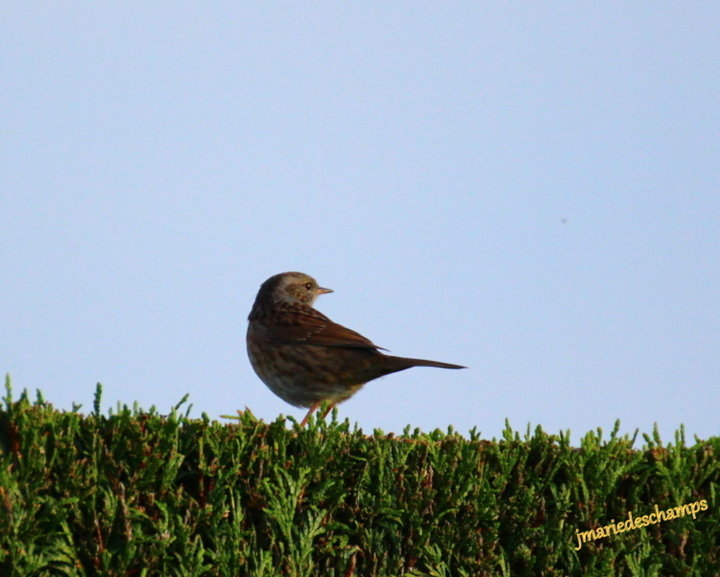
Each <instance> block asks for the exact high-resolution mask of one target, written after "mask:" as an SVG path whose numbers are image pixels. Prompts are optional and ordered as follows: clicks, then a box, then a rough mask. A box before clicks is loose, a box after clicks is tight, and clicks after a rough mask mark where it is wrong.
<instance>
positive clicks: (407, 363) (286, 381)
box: [246, 272, 467, 426]
mask: <svg viewBox="0 0 720 577" xmlns="http://www.w3.org/2000/svg"><path fill="white" fill-rule="evenodd" d="M331 292H333V291H332V289H328V288H323V287H321V286H319V285H318V283H317V281H316V280H315V279H314V278H313V277H311V276H309V275H307V274H305V273H301V272H284V273H280V274H276V275H274V276H271V277H270V278H269V279H267V280H266V281H265V282H264V283H262V285H261V286H260V290H259V291H258V293H257V297H256V298H255V302H254V304H253V306H252V309H251V311H250V314H249V316H248V329H247V335H246V345H247V353H248V357H249V359H250V364H251V365H252V367H253V369H254V371H255V373H256V374H257V376H258V377H260V380H261V381H262V382H263V383H265V385H266V386H267V387H268V388H269V389H270V390H271V391H272V392H273V393H275V394H276V395H277V396H278V397H280V398H281V399H282V400H284V401H285V402H287V403H290V404H291V405H294V406H296V407H304V408H307V409H308V412H307V414H306V415H305V418H304V419H303V420H302V422H301V423H300V426H305V424H306V423H307V422H308V419H309V418H310V415H312V414H313V413H314V412H315V411H316V410H318V408H320V407H321V406H322V405H323V403H326V405H325V409H324V411H323V412H322V414H321V415H320V418H324V417H325V416H326V415H327V414H328V413H329V412H330V410H332V409H333V408H334V407H335V405H337V404H338V403H341V402H343V401H346V400H347V399H349V398H350V397H352V396H353V395H354V394H355V393H357V392H358V390H360V388H362V386H363V385H364V384H365V383H367V382H368V381H372V380H373V379H377V378H378V377H382V376H384V375H388V374H390V373H395V372H398V371H404V370H405V369H409V368H411V367H438V368H441V369H465V368H467V367H464V366H461V365H455V364H451V363H441V362H438V361H430V360H426V359H413V358H406V357H396V356H392V355H389V354H385V353H383V352H382V351H384V350H386V349H383V348H382V347H379V346H377V345H376V344H374V343H373V342H372V341H371V340H369V339H368V338H366V337H364V336H362V335H361V334H360V333H357V332H355V331H353V330H351V329H349V328H347V327H344V326H342V325H339V324H337V323H335V322H333V321H331V320H330V319H329V318H328V317H326V316H325V315H324V314H322V313H321V312H320V311H318V310H316V309H315V308H313V304H314V303H315V299H317V297H318V296H320V295H323V294H328V293H331Z"/></svg>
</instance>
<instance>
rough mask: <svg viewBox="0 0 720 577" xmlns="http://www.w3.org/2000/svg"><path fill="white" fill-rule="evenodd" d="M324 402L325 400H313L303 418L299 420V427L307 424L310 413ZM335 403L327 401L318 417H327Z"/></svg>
mask: <svg viewBox="0 0 720 577" xmlns="http://www.w3.org/2000/svg"><path fill="white" fill-rule="evenodd" d="M324 402H325V401H315V402H314V403H313V404H312V406H311V407H310V409H309V410H308V412H307V414H306V415H305V418H303V420H302V421H300V426H301V427H304V426H305V425H307V422H308V420H309V419H310V415H312V414H313V413H314V412H315V411H317V410H318V408H320V406H321V405H322V404H323V403H324ZM335 405H337V403H327V405H326V406H325V407H324V408H323V410H322V412H321V413H320V418H321V419H324V418H325V417H327V414H328V413H329V412H330V411H332V410H333V409H334V408H335Z"/></svg>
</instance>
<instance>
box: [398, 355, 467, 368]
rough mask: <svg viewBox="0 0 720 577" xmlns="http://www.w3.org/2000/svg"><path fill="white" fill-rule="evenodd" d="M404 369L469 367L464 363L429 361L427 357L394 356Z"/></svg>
mask: <svg viewBox="0 0 720 577" xmlns="http://www.w3.org/2000/svg"><path fill="white" fill-rule="evenodd" d="M392 358H393V359H395V360H396V361H397V362H398V364H400V365H402V367H403V369H409V368H410V367H437V368H439V369H467V367H463V366H462V365H453V364H452V363H441V362H440V361H428V360H427V359H410V358H407V357H392ZM400 370H402V369H400Z"/></svg>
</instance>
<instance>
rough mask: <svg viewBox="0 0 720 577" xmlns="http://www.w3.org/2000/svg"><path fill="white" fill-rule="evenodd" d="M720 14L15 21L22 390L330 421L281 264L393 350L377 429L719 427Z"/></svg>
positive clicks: (7, 35)
mask: <svg viewBox="0 0 720 577" xmlns="http://www.w3.org/2000/svg"><path fill="white" fill-rule="evenodd" d="M719 30H720V5H718V4H717V3H715V2H685V1H683V2H662V3H658V2H640V1H639V2H626V3H567V2H557V3H553V2H544V3H537V2H514V3H507V2H482V3H480V2H412V3H410V2H354V3H347V2H312V3H296V2H295V3H290V2H275V3H267V2H212V3H201V2H147V1H143V2H133V1H128V2H113V3H100V2H98V3H88V2H62V3H55V2H33V1H23V2H4V3H2V5H1V6H0V65H1V67H2V68H1V77H2V89H0V122H1V125H0V129H1V133H2V138H1V140H0V146H1V147H2V148H1V149H0V155H1V157H0V270H2V295H3V296H2V299H0V323H1V325H2V335H1V336H0V371H2V372H3V373H9V374H10V375H11V377H12V379H13V382H14V388H15V390H16V391H20V390H22V389H24V388H27V389H29V390H30V391H34V390H35V389H41V390H42V391H43V393H44V395H45V397H46V399H47V400H49V401H50V402H52V403H53V404H54V405H55V406H57V407H60V408H67V409H69V408H71V406H72V404H73V402H75V403H82V404H83V410H88V411H89V410H90V409H91V407H92V397H93V392H94V390H95V383H96V382H98V381H99V382H101V383H103V385H104V390H105V397H104V401H105V403H104V406H105V407H106V408H107V407H110V406H115V405H116V403H117V402H118V401H119V402H121V403H125V404H128V405H131V404H133V403H134V402H135V401H137V402H138V403H139V405H140V406H141V407H145V408H149V407H150V406H151V405H155V406H156V407H157V408H158V410H160V411H162V412H165V411H167V410H169V408H170V407H171V406H172V405H174V404H175V403H177V402H178V401H179V400H180V398H181V397H182V396H183V395H184V394H185V393H189V395H190V402H191V403H192V404H193V411H192V413H191V415H194V416H199V415H200V414H201V413H202V412H205V413H207V414H208V415H210V416H211V417H217V416H219V415H220V414H223V413H232V412H234V411H235V410H237V409H242V408H244V407H246V406H247V407H250V408H251V410H252V411H253V412H254V413H255V414H256V415H258V416H260V417H262V418H264V419H274V418H275V417H276V416H277V415H278V414H280V413H284V414H292V415H294V416H296V417H298V418H300V417H301V416H302V415H303V413H304V411H302V410H301V409H295V408H293V407H291V406H289V405H286V404H284V403H283V402H282V401H281V400H280V399H278V398H276V397H275V396H274V395H272V393H270V391H269V390H267V389H266V388H265V386H264V385H263V384H262V383H261V381H260V380H259V379H258V378H257V377H256V376H255V374H254V373H253V371H252V368H251V367H250V364H249V362H248V360H247V356H246V353H245V329H246V324H247V321H246V317H247V314H248V312H249V309H250V307H251V305H252V302H253V299H254V297H255V294H256V292H257V289H258V287H259V285H260V283H261V282H262V281H264V280H265V279H266V278H267V277H269V276H271V275H272V274H275V273H278V272H282V271H287V270H299V271H302V272H306V273H308V274H311V275H312V276H314V277H315V278H316V279H317V280H318V281H319V283H320V284H321V285H322V286H327V287H330V288H333V289H334V290H335V292H334V293H333V294H331V295H326V296H322V297H321V298H320V299H319V301H318V305H317V306H318V309H319V310H321V311H322V312H323V313H325V314H327V315H328V316H330V317H331V318H332V319H334V320H335V321H337V322H339V323H341V324H344V325H346V326H348V327H350V328H352V329H355V330H357V331H359V332H361V333H362V334H364V335H366V336H367V337H369V338H370V339H372V340H373V341H374V342H376V343H377V344H379V345H381V346H383V347H386V348H388V349H390V350H391V351H392V352H393V353H395V354H399V355H405V356H416V357H425V358H431V359H435V360H440V361H447V362H454V363H460V364H465V365H468V366H469V367H470V369H469V370H467V371H462V372H458V371H442V370H437V369H428V368H417V369H412V370H410V371H406V372H403V373H399V374H395V375H391V376H388V377H385V378H383V379H380V380H377V381H374V382H372V383H370V384H368V385H367V386H366V387H365V388H364V389H363V390H362V391H360V393H358V394H357V395H356V396H355V397H354V398H353V399H352V400H350V401H348V402H347V403H345V404H343V405H341V407H340V416H341V417H342V418H345V417H347V418H349V419H351V421H353V422H357V423H358V424H359V425H360V426H361V427H362V428H363V429H365V430H368V431H369V430H372V429H373V428H375V427H379V428H381V429H383V430H385V431H396V432H400V431H402V429H403V428H404V427H405V425H407V424H411V425H412V426H413V427H420V428H422V429H425V430H430V429H434V428H436V427H439V428H442V429H446V428H447V426H448V425H453V426H454V427H455V428H456V429H458V430H459V431H461V432H466V431H467V430H468V429H470V428H472V427H477V428H478V430H480V431H481V432H482V434H483V435H484V436H485V437H493V436H497V435H499V434H500V431H501V430H502V428H503V425H504V421H505V419H506V418H507V419H509V420H510V423H511V424H512V425H513V426H514V427H515V428H517V429H521V430H524V429H525V427H526V426H527V424H528V423H531V424H532V426H533V427H534V426H535V425H542V426H543V427H544V428H545V429H546V430H547V431H550V432H558V431H560V430H566V429H571V430H572V432H573V441H574V442H577V440H578V439H579V436H580V435H582V434H584V433H585V432H587V431H588V430H590V429H594V428H596V427H603V428H604V429H610V428H611V427H612V425H613V423H614V421H615V419H617V418H619V419H621V421H622V431H623V432H633V431H634V430H635V429H636V428H639V429H640V430H641V432H651V431H652V426H653V423H654V422H657V423H658V425H659V427H660V432H661V434H662V436H663V438H664V439H665V440H671V436H672V434H673V432H674V431H675V429H676V428H677V426H678V425H679V424H680V423H684V424H685V426H686V431H687V433H688V440H692V435H693V434H697V435H699V436H700V437H702V438H705V437H707V436H710V435H717V434H718V432H719V431H718V424H719V420H720V419H719V417H718V415H719V414H720V411H719V410H718V409H719V408H720V58H718V55H719V54H720V34H719V33H718V31H719Z"/></svg>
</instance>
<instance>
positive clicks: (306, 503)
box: [0, 381, 720, 577]
mask: <svg viewBox="0 0 720 577" xmlns="http://www.w3.org/2000/svg"><path fill="white" fill-rule="evenodd" d="M6 388H7V395H6V397H5V398H4V399H3V401H4V406H3V407H2V408H0V575H2V576H7V577H16V576H23V577H25V576H46V575H47V576H50V575H53V576H68V577H70V576H72V577H75V576H88V577H89V576H100V575H103V576H104V575H108V576H118V577H120V576H124V577H130V576H152V575H163V576H165V575H167V576H178V577H192V576H196V575H197V576H201V575H202V576H268V577H270V576H273V577H275V576H292V577H296V576H297V577H303V576H339V577H349V576H351V575H363V576H364V575H368V576H416V577H420V576H433V577H450V576H468V577H470V576H472V577H477V576H496V575H497V576H509V575H513V576H518V575H519V576H526V575H527V576H537V575H547V576H557V577H560V576H562V577H570V576H573V577H574V576H578V577H579V576H602V577H605V576H607V575H622V576H650V575H683V576H698V577H700V576H702V577H707V576H710V575H718V567H720V559H719V558H718V557H719V555H718V553H719V552H720V545H719V544H720V523H718V520H719V515H718V500H717V487H718V481H719V480H720V463H719V460H718V452H719V451H720V438H717V437H715V438H712V439H709V440H707V441H700V440H697V439H696V441H695V444H694V445H692V446H687V445H686V443H685V439H684V436H683V432H682V430H681V431H680V432H678V434H677V435H676V438H675V442H674V443H670V444H667V445H664V444H663V443H662V442H661V440H660V439H659V436H658V434H657V431H655V433H654V435H653V436H652V437H649V436H646V437H645V443H646V444H645V446H644V447H643V448H641V449H634V448H633V444H634V441H635V439H634V438H633V439H630V438H628V437H620V436H618V434H617V433H618V427H617V426H616V429H615V430H614V431H613V432H612V433H611V435H610V438H609V439H605V440H603V433H602V431H601V430H599V429H598V430H597V431H595V432H590V433H588V434H587V435H586V436H585V437H584V438H583V439H582V441H581V443H580V447H577V448H574V447H571V446H570V443H569V434H560V435H549V434H547V433H545V432H544V431H543V430H542V429H541V428H540V427H538V428H537V429H536V430H535V431H533V432H532V433H531V431H530V430H529V429H528V431H527V433H526V434H525V435H524V436H522V437H521V436H520V435H519V434H518V433H516V432H514V431H513V430H512V429H511V428H510V427H509V426H508V427H507V428H506V431H505V433H504V435H503V438H501V439H499V440H492V441H486V440H482V439H480V437H479V435H478V434H477V433H476V432H474V431H473V432H471V434H470V438H466V437H463V436H461V435H459V434H457V433H455V432H454V431H453V430H452V429H450V430H448V431H447V432H441V431H433V432H431V433H422V432H420V431H418V430H415V431H411V430H410V429H409V428H408V429H406V430H405V432H404V434H403V435H402V436H398V437H396V436H393V435H385V434H383V433H382V432H381V431H375V432H374V433H373V434H372V435H371V436H367V435H365V434H364V433H363V431H362V430H360V429H359V428H357V427H354V428H353V427H351V426H350V424H349V423H348V422H347V421H344V422H339V421H337V417H336V414H333V416H332V419H331V420H328V421H318V420H313V421H312V422H311V423H310V424H309V426H308V427H307V428H304V429H301V428H299V427H298V426H297V424H293V423H291V426H290V427H288V420H287V419H286V418H278V419H277V420H276V421H275V422H272V423H265V422H262V421H259V420H258V419H256V418H255V417H254V416H253V415H252V414H251V413H250V412H245V413H244V414H241V415H239V417H238V418H237V420H236V421H234V422H233V423H231V424H225V423H220V422H217V421H213V420H210V419H209V418H208V417H207V416H206V415H203V416H202V418H200V419H190V418H188V413H187V412H186V413H185V414H181V413H180V408H181V405H182V404H183V403H184V400H185V399H183V401H181V403H179V404H178V405H177V406H176V407H175V408H174V409H173V410H172V411H171V413H170V414H169V415H165V416H163V415H160V414H158V412H157V411H156V410H155V409H154V408H151V409H150V410H149V411H142V410H140V409H139V408H138V407H137V406H135V407H133V408H128V407H126V406H119V407H118V408H117V409H116V410H114V411H110V413H109V414H108V415H103V414H101V411H100V396H101V389H100V388H99V387H98V391H97V393H96V397H95V403H94V408H93V412H92V413H91V414H89V415H82V414H80V413H79V412H78V410H79V407H75V409H74V410H73V411H71V412H63V411H57V410H55V409H53V408H52V406H50V405H49V404H48V403H47V402H45V400H44V399H43V398H42V396H41V395H40V394H38V396H37V398H36V400H35V401H31V400H30V399H29V397H28V395H27V393H23V394H22V395H21V396H20V398H19V399H17V400H15V399H13V398H12V394H11V389H10V386H9V381H8V383H7V386H6ZM701 500H705V501H706V504H707V509H706V510H704V511H702V512H700V513H698V514H697V515H696V516H695V518H693V516H691V515H685V516H682V517H679V518H676V519H673V520H667V521H664V522H662V523H657V524H652V525H648V526H647V527H642V528H638V529H635V530H631V531H628V532H624V533H622V534H616V535H610V536H608V537H605V538H599V539H597V540H589V541H588V542H585V543H583V544H582V546H581V547H579V549H578V546H579V541H578V531H588V530H591V529H596V528H598V527H602V526H607V525H609V524H611V523H615V522H621V521H624V520H626V519H627V518H628V513H632V515H633V516H635V517H637V516H641V515H645V514H647V513H651V512H652V511H653V510H654V507H655V505H657V506H658V507H659V509H661V510H665V509H669V508H672V507H677V506H680V505H684V504H688V503H693V502H699V501H701Z"/></svg>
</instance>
